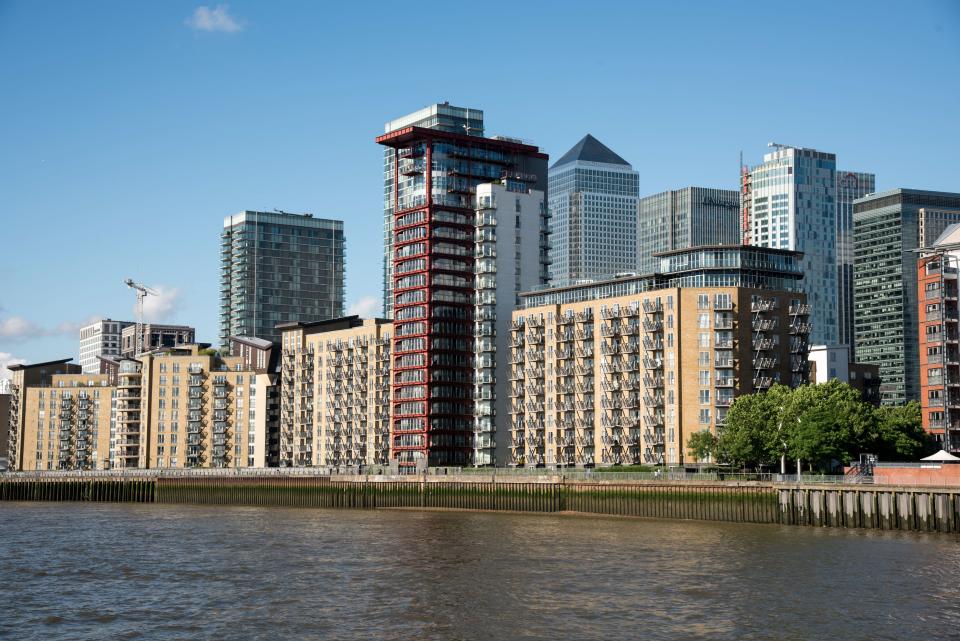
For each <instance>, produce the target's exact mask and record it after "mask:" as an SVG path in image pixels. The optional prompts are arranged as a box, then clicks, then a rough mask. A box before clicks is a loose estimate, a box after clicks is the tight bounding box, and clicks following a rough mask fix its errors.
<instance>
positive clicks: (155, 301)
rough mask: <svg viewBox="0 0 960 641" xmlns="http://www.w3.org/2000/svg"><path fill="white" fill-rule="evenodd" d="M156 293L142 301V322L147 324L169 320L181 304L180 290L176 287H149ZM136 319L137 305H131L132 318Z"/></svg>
mask: <svg viewBox="0 0 960 641" xmlns="http://www.w3.org/2000/svg"><path fill="white" fill-rule="evenodd" d="M150 289H152V290H153V291H155V292H156V294H155V295H153V294H151V295H148V296H147V297H146V298H144V299H143V320H145V321H146V322H148V323H161V322H164V321H167V320H170V319H171V318H172V317H173V316H174V315H176V313H177V312H178V311H180V305H181V303H182V302H183V301H182V299H181V297H180V290H179V289H178V288H177V287H165V286H163V285H153V286H151V287H150ZM136 317H137V305H136V303H134V305H133V318H136Z"/></svg>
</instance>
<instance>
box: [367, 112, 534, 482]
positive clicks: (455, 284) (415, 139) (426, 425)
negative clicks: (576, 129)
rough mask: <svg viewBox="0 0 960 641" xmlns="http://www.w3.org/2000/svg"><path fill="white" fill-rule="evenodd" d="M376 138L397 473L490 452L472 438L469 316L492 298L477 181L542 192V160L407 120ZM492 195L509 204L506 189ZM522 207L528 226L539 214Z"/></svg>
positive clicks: (516, 145)
mask: <svg viewBox="0 0 960 641" xmlns="http://www.w3.org/2000/svg"><path fill="white" fill-rule="evenodd" d="M377 142H378V143H380V144H381V145H384V146H385V147H386V148H387V151H388V154H389V155H390V159H389V161H388V164H387V166H388V167H392V171H391V172H390V175H389V180H388V181H386V182H387V183H388V184H389V185H391V186H392V190H393V191H392V193H391V194H389V198H390V199H391V200H392V208H391V211H392V212H393V221H392V229H393V231H392V234H391V236H390V243H388V244H387V247H388V249H389V251H390V258H391V260H392V267H393V273H392V276H391V278H392V282H391V288H392V290H393V310H392V311H393V314H392V315H393V319H394V326H393V330H394V332H393V346H392V350H391V357H392V359H393V361H392V374H393V382H392V385H393V417H392V425H391V447H390V450H391V457H392V458H393V459H394V460H396V461H397V463H398V465H399V466H400V469H401V470H402V471H412V470H415V469H416V468H417V467H422V466H424V465H469V464H472V463H473V462H474V456H475V454H476V453H477V450H478V449H479V450H483V451H485V452H489V451H490V450H491V447H490V446H489V445H488V444H485V443H478V442H477V441H476V440H475V434H474V428H475V418H476V414H475V411H474V409H475V392H476V390H475V387H474V374H475V367H476V364H477V359H478V358H483V357H484V356H483V355H482V354H481V355H478V354H477V353H476V351H475V350H476V348H477V342H476V339H477V330H478V329H479V330H483V329H484V326H479V327H478V326H477V325H475V321H476V320H477V318H476V314H477V313H478V309H479V313H483V309H482V308H483V307H484V305H483V303H484V302H485V301H490V302H492V301H493V297H495V296H497V295H498V292H496V291H494V290H493V288H488V287H487V285H488V284H489V283H485V282H484V283H481V284H482V285H483V287H481V288H480V290H478V287H477V285H478V278H477V276H478V273H477V270H478V268H479V267H478V264H477V260H476V258H477V252H478V251H481V252H483V251H487V250H488V249H489V250H490V251H499V246H497V247H494V246H489V244H488V243H486V242H480V243H479V244H478V239H483V238H484V236H483V235H484V234H485V233H486V229H485V228H486V227H487V225H488V219H487V218H488V217H487V216H485V215H484V212H483V211H480V212H478V210H477V209H476V205H477V202H476V201H477V198H478V195H479V194H478V191H479V186H480V185H482V184H484V183H491V182H499V183H500V184H503V185H505V186H507V188H508V189H509V190H510V191H513V192H515V193H516V194H530V190H536V191H540V192H543V191H545V190H546V182H547V181H546V173H547V156H546V154H544V153H541V152H540V150H539V149H537V148H536V147H533V146H531V145H526V144H522V143H520V142H518V141H516V140H513V139H506V138H485V137H483V136H476V135H470V134H468V133H466V132H464V133H456V132H451V131H444V130H442V129H437V128H425V127H420V126H417V125H414V124H410V125H407V126H401V127H396V128H393V129H392V130H391V131H389V132H388V133H385V134H384V135H382V136H380V137H378V138H377ZM497 197H498V198H499V200H500V202H501V203H502V202H504V199H508V200H507V203H509V202H510V201H509V198H510V195H509V194H503V195H498V196H497ZM505 204H506V203H505ZM520 209H521V210H524V209H525V207H524V204H523V203H521V204H520ZM524 213H525V212H524ZM530 213H532V214H533V218H531V219H530V220H529V224H530V225H531V227H532V228H536V227H537V226H538V225H539V215H540V212H539V211H538V209H536V208H534V209H532V210H531V212H530ZM524 218H526V216H524ZM513 222H514V224H516V221H513ZM522 225H523V221H521V226H522ZM497 227H498V229H497V237H498V238H499V236H500V234H502V233H506V231H507V229H509V224H508V225H506V229H503V228H500V226H499V220H497ZM538 244H539V242H538ZM525 250H526V248H524V251H525ZM530 250H531V251H536V249H535V248H533V247H531V248H530ZM542 251H544V252H545V249H544V250H542ZM505 258H509V256H507V257H505ZM508 264H509V263H508ZM483 265H484V261H481V266H483ZM505 271H507V272H509V270H505ZM535 271H538V270H535ZM504 275H506V276H508V277H509V276H510V274H509V273H507V274H504ZM488 297H489V298H488ZM480 338H481V341H480V343H483V340H482V339H483V337H482V336H481V337H480ZM481 347H482V345H481Z"/></svg>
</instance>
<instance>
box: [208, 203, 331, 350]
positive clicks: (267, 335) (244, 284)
mask: <svg viewBox="0 0 960 641" xmlns="http://www.w3.org/2000/svg"><path fill="white" fill-rule="evenodd" d="M343 279H344V237H343V221H340V220H328V219H324V218H314V217H313V216H312V215H310V214H302V215H301V214H289V213H286V212H263V211H243V212H240V213H239V214H235V215H233V216H227V217H226V218H225V219H224V221H223V233H222V234H221V251H220V345H221V346H222V347H224V348H227V347H229V344H230V340H229V339H230V337H231V336H254V337H256V338H263V339H266V340H269V341H274V342H276V341H279V340H280V334H279V332H278V331H277V330H276V329H275V326H276V325H277V323H286V322H312V321H320V320H326V319H328V318H335V317H338V316H342V315H343V289H344V280H343Z"/></svg>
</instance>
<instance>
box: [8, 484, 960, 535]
mask: <svg viewBox="0 0 960 641" xmlns="http://www.w3.org/2000/svg"><path fill="white" fill-rule="evenodd" d="M0 501H94V502H136V503H193V504H206V505H260V506H287V507H326V508H358V509H377V508H420V509H466V510H509V511H518V512H576V513H584V514H605V515H616V516H638V517H650V518H668V519H695V520H705V521H733V522H746V523H775V524H782V525H807V526H818V527H842V528H870V529H880V530H914V531H922V532H942V533H955V532H958V531H960V488H928V487H916V488H910V487H886V486H863V485H800V484H794V485H784V484H769V483H746V482H726V483H724V482H689V481H683V482H669V481H616V482H613V481H611V482H603V481H596V482H584V481H571V480H569V479H559V478H556V477H540V478H537V479H536V480H526V479H517V480H514V479H510V480H504V479H502V478H497V479H494V478H492V477H490V476H469V477H431V476H427V477H415V478H412V479H411V478H410V477H389V476H317V475H314V476H310V475H302V476H295V475H288V474H287V475H265V476H256V475H251V474H245V475H239V476H236V475H224V476H217V475H214V474H204V475H198V476H190V475H185V476H166V475H164V474H163V473H159V474H155V475H152V476H151V475H143V476H136V477H126V476H123V475H116V476H111V475H110V474H109V473H87V474H84V475H73V476H45V475H43V474H42V473H41V474H36V475H32V476H20V475H8V476H4V477H0Z"/></svg>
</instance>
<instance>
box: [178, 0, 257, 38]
mask: <svg viewBox="0 0 960 641" xmlns="http://www.w3.org/2000/svg"><path fill="white" fill-rule="evenodd" d="M229 9H230V6H229V5H226V4H218V5H217V6H215V7H213V8H212V9H211V8H210V7H208V6H206V5H201V6H199V7H197V8H196V9H194V10H193V15H191V16H190V17H189V18H187V19H186V21H185V22H186V25H187V26H188V27H190V28H191V29H194V30H196V31H221V32H224V33H237V32H238V31H243V23H241V22H240V21H239V20H237V19H236V18H234V17H233V16H231V15H230V12H229Z"/></svg>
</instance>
